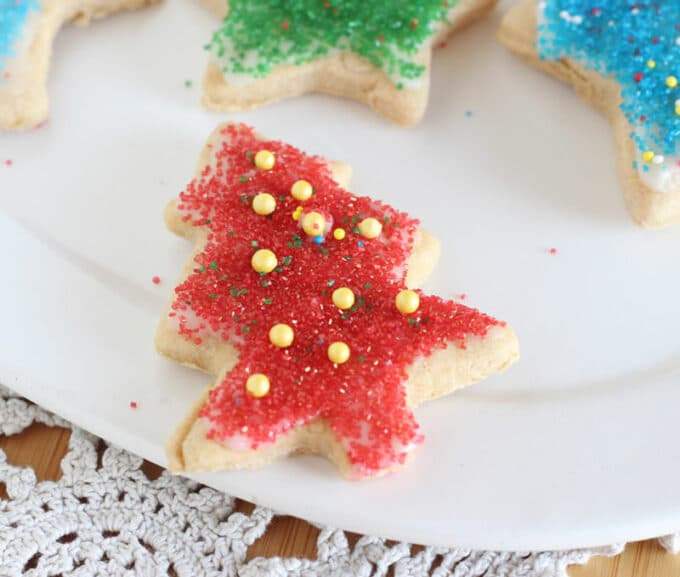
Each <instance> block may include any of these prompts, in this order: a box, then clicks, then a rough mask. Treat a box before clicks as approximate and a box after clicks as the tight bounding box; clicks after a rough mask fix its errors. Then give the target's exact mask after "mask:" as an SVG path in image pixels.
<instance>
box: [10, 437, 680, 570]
mask: <svg viewBox="0 0 680 577" xmlns="http://www.w3.org/2000/svg"><path fill="white" fill-rule="evenodd" d="M68 438H69V431H68V430H66V429H60V428H49V427H45V426H43V425H33V426H32V427H30V428H29V429H27V430H26V431H24V432H23V433H22V434H20V435H15V436H12V437H2V436H0V448H1V449H3V450H4V451H5V452H6V453H7V458H8V460H9V462H10V463H13V464H15V465H23V466H27V465H30V466H31V467H33V469H34V470H35V472H36V475H37V477H38V479H40V480H45V479H50V480H57V479H58V478H59V476H60V467H59V463H60V460H61V457H62V455H64V453H65V452H66V448H67V444H68ZM145 470H147V471H151V472H152V471H159V470H160V468H159V467H157V466H156V465H152V464H150V463H148V464H147V465H146V467H145ZM3 491H4V488H3V487H2V485H0V497H1V498H6V494H5V493H3ZM251 508H252V505H250V504H249V503H245V502H241V503H239V509H240V510H242V511H248V510H250V509H251ZM318 532H319V531H318V529H315V528H314V527H312V526H310V525H308V524H307V523H305V522H304V521H301V520H299V519H295V518H293V517H280V518H277V519H276V521H274V522H273V523H272V525H271V526H270V528H269V530H268V531H267V533H266V534H265V535H264V536H263V537H262V538H261V539H260V540H259V541H257V542H256V543H254V544H253V546H252V547H251V548H250V550H249V551H248V557H249V558H253V557H259V556H264V557H273V556H277V555H281V556H284V557H289V556H290V557H313V556H314V553H315V544H316V536H317V535H318ZM353 537H354V539H356V538H358V536H353ZM569 573H570V575H571V576H572V577H647V576H649V577H680V555H670V554H668V553H666V552H665V551H664V550H663V549H662V548H661V547H660V546H659V545H658V544H657V543H656V542H654V541H644V542H641V543H632V544H630V545H628V547H627V548H626V550H625V551H624V553H623V554H621V555H619V556H618V557H613V558H599V557H598V558H594V559H593V560H591V561H590V563H588V564H587V565H585V566H582V567H577V566H574V567H571V568H570V570H569Z"/></svg>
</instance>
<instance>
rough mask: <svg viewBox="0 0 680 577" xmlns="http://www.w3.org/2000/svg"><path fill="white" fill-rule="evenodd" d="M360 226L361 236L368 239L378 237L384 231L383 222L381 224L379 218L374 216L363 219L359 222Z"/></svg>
mask: <svg viewBox="0 0 680 577" xmlns="http://www.w3.org/2000/svg"><path fill="white" fill-rule="evenodd" d="M358 228H359V232H360V233H361V236H363V237H364V238H368V239H372V238H378V237H379V236H380V233H381V232H382V224H380V221H379V220H378V219H377V218H372V217H369V218H365V219H364V220H362V221H361V222H360V223H359V225H358Z"/></svg>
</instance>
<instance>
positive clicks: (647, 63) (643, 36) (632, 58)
mask: <svg viewBox="0 0 680 577" xmlns="http://www.w3.org/2000/svg"><path fill="white" fill-rule="evenodd" d="M499 39H500V40H501V42H502V43H503V44H505V45H506V46H508V47H509V48H510V49H511V50H513V51H514V52H517V53H518V54H520V55H521V56H523V57H524V58H526V59H527V60H529V61H530V62H531V63H532V64H534V65H535V66H537V67H539V68H541V69H543V70H546V71H547V72H549V73H551V74H553V75H554V76H557V77H558V78H560V79H561V80H563V81H565V82H568V83H570V84H572V85H574V87H575V89H576V91H577V92H578V93H579V94H580V95H581V96H582V97H583V98H584V99H585V100H587V101H588V102H590V103H591V104H592V105H593V106H595V107H596V108H598V109H599V110H601V111H602V112H603V113H604V114H606V115H607V117H608V118H609V120H610V121H611V123H612V125H613V128H614V132H615V140H616V147H617V152H618V164H619V173H620V175H621V180H622V183H623V188H624V193H625V197H626V202H627V204H628V208H629V210H630V212H631V214H632V216H633V218H634V219H635V220H636V221H637V222H638V223H639V224H641V225H643V226H650V227H656V226H665V225H669V224H672V223H675V222H678V221H680V3H678V2H647V3H641V2H634V1H632V0H622V1H616V2H596V1H594V0H547V1H545V2H538V1H537V0H525V1H524V2H523V3H522V4H520V5H519V6H517V7H515V8H514V9H513V10H511V11H510V13H509V14H508V15H507V16H506V17H505V19H504V21H503V24H502V26H501V29H500V31H499Z"/></svg>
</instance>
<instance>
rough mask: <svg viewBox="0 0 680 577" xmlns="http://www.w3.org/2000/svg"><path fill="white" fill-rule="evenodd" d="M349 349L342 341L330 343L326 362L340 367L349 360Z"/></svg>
mask: <svg viewBox="0 0 680 577" xmlns="http://www.w3.org/2000/svg"><path fill="white" fill-rule="evenodd" d="M349 355H350V351H349V347H348V346H347V344H346V343H343V342H342V341H337V342H335V343H331V344H330V346H329V347H328V360H329V361H331V362H332V363H335V364H336V365H341V364H342V363H346V362H347V361H348V360H349Z"/></svg>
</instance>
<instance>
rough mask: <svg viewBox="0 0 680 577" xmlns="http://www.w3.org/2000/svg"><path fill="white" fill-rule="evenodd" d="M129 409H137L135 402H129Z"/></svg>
mask: <svg viewBox="0 0 680 577" xmlns="http://www.w3.org/2000/svg"><path fill="white" fill-rule="evenodd" d="M130 408H131V409H136V408H137V401H130Z"/></svg>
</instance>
